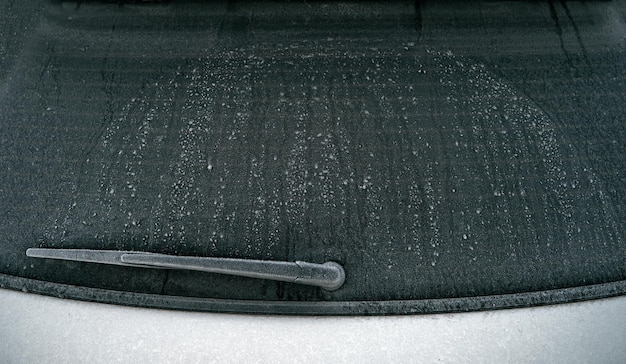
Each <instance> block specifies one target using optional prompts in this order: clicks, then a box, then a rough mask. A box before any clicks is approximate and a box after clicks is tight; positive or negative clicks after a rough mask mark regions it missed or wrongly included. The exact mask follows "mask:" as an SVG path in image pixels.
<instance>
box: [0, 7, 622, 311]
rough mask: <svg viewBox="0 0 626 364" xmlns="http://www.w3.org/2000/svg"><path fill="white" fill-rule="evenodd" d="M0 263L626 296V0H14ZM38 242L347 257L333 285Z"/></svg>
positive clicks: (297, 291) (1, 82) (272, 285)
mask: <svg viewBox="0 0 626 364" xmlns="http://www.w3.org/2000/svg"><path fill="white" fill-rule="evenodd" d="M0 7H2V8H3V9H2V11H1V12H0V13H2V15H0V94H1V97H0V170H1V171H2V172H1V173H0V211H1V212H2V219H1V220H0V236H1V239H0V250H1V251H2V254H0V273H2V275H0V283H1V284H2V286H4V287H8V288H14V289H23V290H25V291H34V292H38V293H43V294H48V295H56V296H63V297H68V298H75V299H84V300H93V301H99V302H109V303H118V304H129V305H139V306H150V307H165V308H178V309H193V310H210V311H229V312H264V313H295V314H310V313H315V314H387V313H413V312H451V311H465V310H475V309H488V308H503V307H516V306H527V305H534V304H543V303H555V302H568V301H572V300H580V299H591V298H597V297H606V296H611V295H617V294H623V293H624V292H626V283H625V282H626V281H625V280H626V264H625V263H626V242H625V240H624V239H625V238H624V237H625V236H626V229H625V225H624V221H625V220H626V208H625V206H626V175H625V171H626V159H625V156H626V120H625V118H626V106H625V104H624V102H623V100H624V98H625V97H626V83H625V76H624V75H626V55H625V53H624V48H625V45H626V43H625V41H624V40H625V39H626V38H625V37H626V24H625V23H624V19H625V17H624V16H625V14H626V11H625V10H626V9H625V8H624V5H623V4H622V3H620V2H568V1H561V2H553V1H548V2H535V1H529V2H525V1H502V2H472V3H470V2H460V1H459V2H430V1H417V2H412V1H411V2H409V1H391V2H357V1H354V2H346V1H320V2H279V1H275V2H265V1H239V2H235V1H228V2H205V1H169V2H131V3H123V2H115V3H110V2H59V1H32V2H30V1H29V2H5V3H4V4H3V5H0ZM28 248H59V249H97V250H124V251H145V252H152V253H162V254H169V255H176V256H198V257H224V258H238V259H256V260H274V261H289V262H294V261H306V262H313V263H323V262H326V261H334V262H338V263H339V264H341V265H342V266H343V268H344V269H345V273H346V280H345V283H344V285H343V286H342V287H341V288H340V289H338V290H335V291H328V290H324V289H322V288H319V287H313V286H305V285H299V284H294V283H285V282H276V281H272V280H265V279H254V278H245V277H237V276H230V275H224V274H214V273H204V272H193V271H186V270H168V269H158V270H157V269H145V268H138V267H124V266H114V265H103V264H95V263H85V262H71V261H60V260H52V259H38V258H30V257H27V256H26V255H25V251H26V249H28Z"/></svg>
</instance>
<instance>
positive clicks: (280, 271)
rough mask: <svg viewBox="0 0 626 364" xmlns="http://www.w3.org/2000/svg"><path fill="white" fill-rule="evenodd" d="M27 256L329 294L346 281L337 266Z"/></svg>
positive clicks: (47, 252) (145, 255) (87, 254)
mask: <svg viewBox="0 0 626 364" xmlns="http://www.w3.org/2000/svg"><path fill="white" fill-rule="evenodd" d="M26 255H27V256H29V257H33V258H49V259H61V260H71V261H78V262H88V263H101V264H112V265H122V266H130V267H141V268H157V269H180V270H194V271H201V272H209V273H220V274H229V275H235V276H241V277H250V278H261V279H270V280H275V281H281V282H291V283H298V284H305V285H309V286H317V287H321V288H323V289H325V290H328V291H334V290H337V289H339V288H340V287H341V286H342V285H343V282H344V281H345V272H344V270H343V267H342V266H341V265H340V264H339V263H336V262H326V263H323V264H318V263H309V262H301V261H296V262H282V261H273V260H254V259H231V258H213V257H190V256H175V255H167V254H158V253H149V252H138V251H124V250H91V249H48V248H29V249H27V250H26Z"/></svg>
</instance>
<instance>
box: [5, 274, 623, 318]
mask: <svg viewBox="0 0 626 364" xmlns="http://www.w3.org/2000/svg"><path fill="white" fill-rule="evenodd" d="M0 288H5V289H13V290H20V291H22V292H25V293H28V292H30V293H37V294H43V295H46V296H53V297H58V298H66V299H75V300H81V301H88V302H100V303H108V304H119V305H126V306H135V307H145V308H161V309H172V310H186V311H200V312H216V313H246V314H274V315H324V316H359V315H413V314H433V313H453V312H474V311H487V310H500V309H511V308H519V307H534V306H544V305H553V304H562V303H571V302H580V301H589V300H595V299H600V298H608V297H616V296H621V295H624V294H626V280H623V281H617V282H610V283H603V284H596V285H590V286H580V287H572V288H564V289H555V290H546V291H538V292H521V293H515V294H507V295H493V296H477V297H459V298H447V299H427V300H392V301H343V302H342V301H339V302H303V301H302V302H294V301H291V302H289V301H259V300H223V299H210V298H196V297H181V296H167V295H157V294H142V293H136V292H122V291H113V290H103V289H98V288H85V287H77V286H72V285H67V284H59V283H52V282H45V281H37V280H33V279H27V278H20V277H15V276H10V275H6V274H0Z"/></svg>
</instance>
